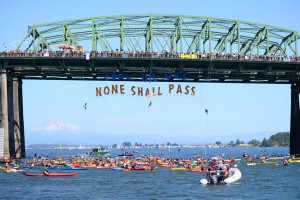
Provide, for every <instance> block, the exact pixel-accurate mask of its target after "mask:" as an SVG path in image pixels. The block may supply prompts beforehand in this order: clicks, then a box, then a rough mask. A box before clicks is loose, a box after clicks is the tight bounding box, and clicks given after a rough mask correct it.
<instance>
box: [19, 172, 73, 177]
mask: <svg viewBox="0 0 300 200" xmlns="http://www.w3.org/2000/svg"><path fill="white" fill-rule="evenodd" d="M77 174H78V173H77V172H76V173H69V174H65V173H49V174H48V175H46V174H28V173H24V175H25V176H76V175H77Z"/></svg>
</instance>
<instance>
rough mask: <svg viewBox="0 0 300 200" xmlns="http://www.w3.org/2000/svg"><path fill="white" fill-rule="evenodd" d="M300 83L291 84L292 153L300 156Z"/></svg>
mask: <svg viewBox="0 0 300 200" xmlns="http://www.w3.org/2000/svg"><path fill="white" fill-rule="evenodd" d="M299 94H300V83H294V84H292V86H291V127H290V154H291V155H292V154H295V155H296V156H297V157H300V106H299Z"/></svg>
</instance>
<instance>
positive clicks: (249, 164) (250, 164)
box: [247, 163, 259, 166]
mask: <svg viewBox="0 0 300 200" xmlns="http://www.w3.org/2000/svg"><path fill="white" fill-rule="evenodd" d="M257 164H259V163H247V165H248V166H252V165H257Z"/></svg>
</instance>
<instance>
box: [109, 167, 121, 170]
mask: <svg viewBox="0 0 300 200" xmlns="http://www.w3.org/2000/svg"><path fill="white" fill-rule="evenodd" d="M111 169H112V170H123V169H124V168H122V167H114V168H111Z"/></svg>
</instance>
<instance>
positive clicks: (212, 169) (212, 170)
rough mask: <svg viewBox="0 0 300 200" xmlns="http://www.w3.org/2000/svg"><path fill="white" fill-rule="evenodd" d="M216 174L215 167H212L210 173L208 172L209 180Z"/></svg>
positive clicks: (209, 169)
mask: <svg viewBox="0 0 300 200" xmlns="http://www.w3.org/2000/svg"><path fill="white" fill-rule="evenodd" d="M215 173H216V170H215V167H214V166H213V165H211V166H210V167H209V168H208V172H207V178H210V177H211V176H212V175H213V174H215Z"/></svg>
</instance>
